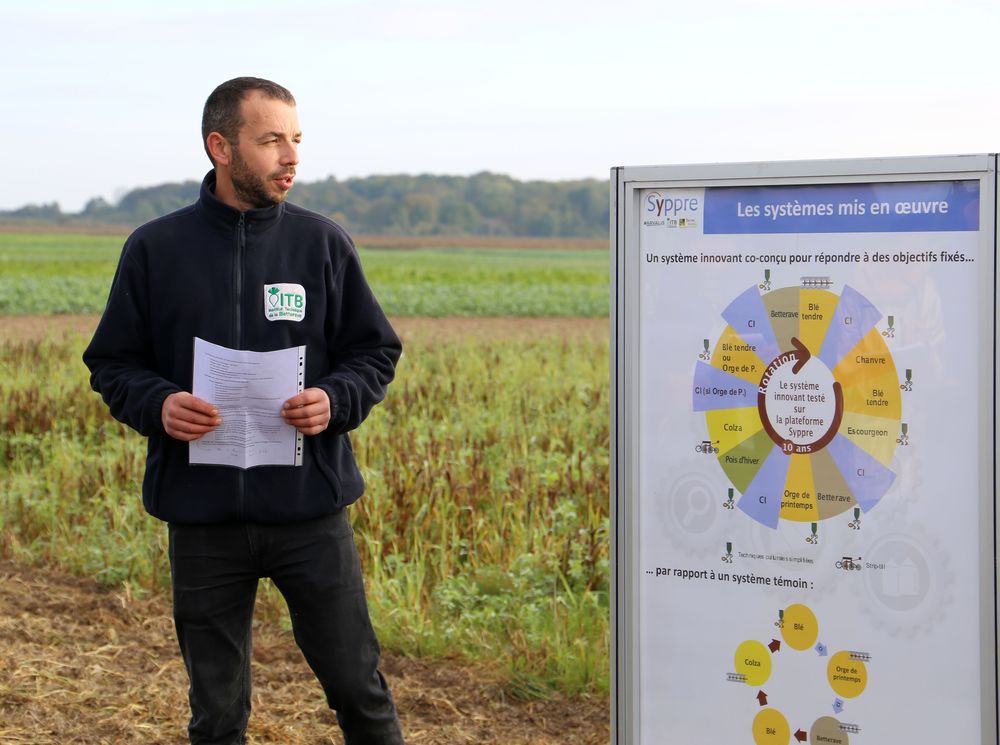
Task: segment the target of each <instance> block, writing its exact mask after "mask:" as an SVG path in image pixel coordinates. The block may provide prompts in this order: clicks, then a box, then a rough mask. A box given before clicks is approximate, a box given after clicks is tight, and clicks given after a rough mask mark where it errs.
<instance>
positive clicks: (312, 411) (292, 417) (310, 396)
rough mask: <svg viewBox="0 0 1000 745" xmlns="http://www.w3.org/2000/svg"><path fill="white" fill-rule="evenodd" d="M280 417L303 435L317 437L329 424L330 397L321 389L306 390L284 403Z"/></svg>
mask: <svg viewBox="0 0 1000 745" xmlns="http://www.w3.org/2000/svg"><path fill="white" fill-rule="evenodd" d="M281 416H282V418H284V420H285V421H286V422H287V423H288V424H291V425H292V426H293V427H295V429H297V430H298V431H299V432H301V433H302V434H304V435H318V434H319V433H320V432H322V431H323V430H324V429H326V428H327V426H328V425H329V424H330V397H329V396H327V395H326V391H324V390H323V389H322V388H306V389H305V390H304V391H302V393H300V394H299V395H297V396H292V397H291V398H290V399H288V400H287V401H285V405H284V406H283V407H282V409H281Z"/></svg>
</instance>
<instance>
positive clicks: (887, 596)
mask: <svg viewBox="0 0 1000 745" xmlns="http://www.w3.org/2000/svg"><path fill="white" fill-rule="evenodd" d="M863 556H864V562H865V569H864V571H863V572H862V577H861V580H862V581H860V582H853V583H852V584H853V586H854V594H855V596H856V597H857V599H858V605H859V606H860V608H861V610H862V612H863V613H865V614H866V615H868V616H870V617H871V619H872V621H873V622H874V625H875V626H876V627H877V628H881V629H883V630H884V631H885V632H886V633H887V634H888V635H889V636H904V637H907V638H915V637H918V636H925V635H927V634H928V633H930V631H931V629H932V628H933V627H934V624H935V623H938V622H940V621H941V620H943V619H944V617H945V614H946V609H947V606H948V605H949V604H950V603H951V602H952V599H953V592H952V588H953V586H954V583H955V573H954V571H953V569H952V567H951V557H950V556H949V554H948V552H947V551H946V550H945V549H944V548H943V547H942V546H941V544H940V543H939V542H938V540H937V539H936V538H934V537H933V536H931V535H930V534H929V533H928V532H927V531H926V530H924V529H923V528H921V527H920V526H918V525H915V524H903V525H897V526H896V529H895V530H894V531H892V532H889V533H885V534H883V535H881V536H879V537H878V538H876V539H875V540H874V541H872V543H871V545H870V546H869V547H868V548H867V549H865V551H864V553H863ZM869 565H874V567H877V568H869Z"/></svg>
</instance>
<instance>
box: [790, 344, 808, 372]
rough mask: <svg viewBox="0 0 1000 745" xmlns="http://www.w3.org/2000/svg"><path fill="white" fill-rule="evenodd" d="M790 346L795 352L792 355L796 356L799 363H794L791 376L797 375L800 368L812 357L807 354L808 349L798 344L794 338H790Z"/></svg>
mask: <svg viewBox="0 0 1000 745" xmlns="http://www.w3.org/2000/svg"><path fill="white" fill-rule="evenodd" d="M792 346H793V347H795V351H794V352H793V353H792V354H794V355H796V356H797V357H798V358H799V361H798V362H796V363H795V366H794V367H793V368H792V375H798V374H799V370H801V369H802V366H803V365H804V364H806V363H807V362H808V361H809V358H810V357H812V355H811V354H809V349H808V348H807V347H806V345H805V344H803V343H802V342H800V341H799V340H798V339H796V338H795V337H794V336H793V337H792Z"/></svg>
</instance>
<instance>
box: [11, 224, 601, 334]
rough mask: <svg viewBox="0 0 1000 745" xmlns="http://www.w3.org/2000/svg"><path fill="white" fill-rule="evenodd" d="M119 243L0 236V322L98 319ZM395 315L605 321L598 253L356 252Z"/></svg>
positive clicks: (480, 250)
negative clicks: (59, 316)
mask: <svg viewBox="0 0 1000 745" xmlns="http://www.w3.org/2000/svg"><path fill="white" fill-rule="evenodd" d="M122 242H123V238H122V237H117V236H87V235H70V234H30V233H0V315H28V314H47V313H99V312H100V311H101V310H102V309H103V307H104V303H105V301H106V299H107V296H108V289H109V286H110V283H111V279H112V277H113V276H114V271H115V266H116V264H117V261H118V256H119V254H120V252H121V246H122ZM359 252H360V254H361V257H362V262H363V263H364V266H365V271H366V273H367V275H368V279H369V281H370V282H371V285H372V287H373V288H374V290H375V292H376V294H377V295H378V297H379V298H380V300H381V302H382V305H383V307H384V308H385V310H386V312H387V313H388V314H389V315H393V316H433V317H440V316H590V317H599V316H605V315H607V313H608V253H607V251H605V250H599V249H598V250H594V249H573V250H542V249H518V248H516V247H515V248H447V249H435V248H417V249H406V250H404V249H384V248H366V247H364V246H361V247H360V248H359Z"/></svg>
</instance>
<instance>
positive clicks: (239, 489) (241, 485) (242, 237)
mask: <svg viewBox="0 0 1000 745" xmlns="http://www.w3.org/2000/svg"><path fill="white" fill-rule="evenodd" d="M246 244H247V232H246V215H245V214H244V213H243V212H241V213H240V222H239V226H238V227H237V235H236V266H235V272H234V275H235V277H234V284H235V285H236V307H235V308H234V309H233V321H234V324H233V325H234V331H235V335H234V339H235V342H236V348H237V349H243V264H244V263H245V260H244V255H245V253H246ZM236 498H237V509H238V510H239V513H238V514H239V516H240V520H242V521H244V522H245V521H246V471H244V470H243V469H242V468H241V469H239V471H238V472H237V477H236Z"/></svg>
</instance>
